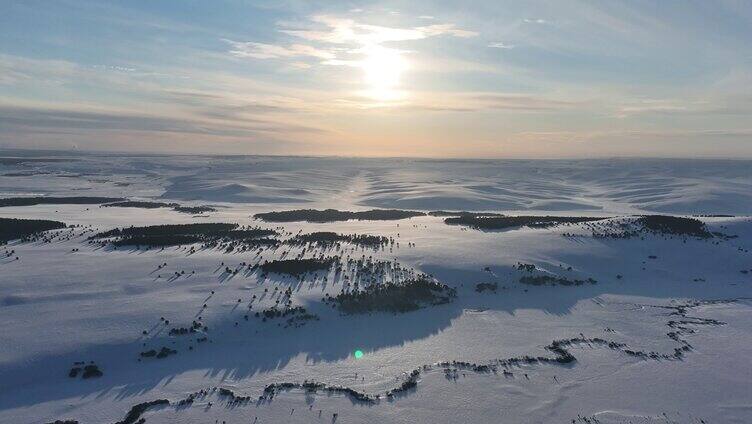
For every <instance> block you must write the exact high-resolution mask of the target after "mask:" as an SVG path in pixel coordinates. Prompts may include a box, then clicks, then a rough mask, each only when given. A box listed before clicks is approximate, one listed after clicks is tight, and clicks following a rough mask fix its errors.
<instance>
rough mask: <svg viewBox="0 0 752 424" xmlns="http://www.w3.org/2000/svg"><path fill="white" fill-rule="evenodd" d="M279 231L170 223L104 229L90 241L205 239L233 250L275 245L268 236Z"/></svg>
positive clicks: (159, 243) (182, 241) (133, 243)
mask: <svg viewBox="0 0 752 424" xmlns="http://www.w3.org/2000/svg"><path fill="white" fill-rule="evenodd" d="M275 235H278V233H277V232H276V231H274V230H268V229H264V228H259V227H247V228H240V229H239V225H238V224H231V223H200V224H169V225H152V226H147V227H125V228H115V229H113V230H109V231H105V232H101V233H98V234H95V235H93V236H91V237H89V240H90V241H93V240H104V242H105V243H111V244H112V245H113V246H147V247H165V246H179V245H185V244H194V243H203V244H204V247H206V248H223V249H225V250H228V251H233V250H236V249H241V248H252V247H258V246H276V245H278V244H279V240H277V239H274V238H267V236H275Z"/></svg>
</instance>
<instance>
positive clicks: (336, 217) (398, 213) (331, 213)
mask: <svg viewBox="0 0 752 424" xmlns="http://www.w3.org/2000/svg"><path fill="white" fill-rule="evenodd" d="M424 215H425V213H424V212H417V211H404V210H399V209H372V210H369V211H360V212H351V211H339V210H336V209H325V210H317V209H296V210H291V211H280V212H266V213H257V214H256V215H254V218H258V219H261V220H263V221H267V222H295V221H306V222H337V221H349V220H351V219H355V220H360V221H391V220H398V219H406V218H412V217H414V216H424Z"/></svg>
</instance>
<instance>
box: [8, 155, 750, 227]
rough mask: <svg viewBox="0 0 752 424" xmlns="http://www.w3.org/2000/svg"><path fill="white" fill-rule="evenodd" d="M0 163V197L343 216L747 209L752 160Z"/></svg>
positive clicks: (90, 159) (86, 159)
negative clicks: (109, 199)
mask: <svg viewBox="0 0 752 424" xmlns="http://www.w3.org/2000/svg"><path fill="white" fill-rule="evenodd" d="M32 159H33V158H32ZM2 166H3V169H2V170H3V171H5V173H6V175H8V176H5V177H3V179H2V180H0V192H6V193H19V194H37V195H38V194H40V193H43V194H45V195H50V196H51V195H55V196H75V195H80V190H81V189H85V190H86V192H87V195H88V196H91V195H104V194H107V195H114V196H120V197H138V198H150V197H151V198H154V199H161V201H202V202H212V203H231V204H238V203H240V204H289V205H306V206H310V205H316V206H319V207H321V206H323V207H338V208H340V209H348V208H353V207H360V208H373V207H377V208H384V209H415V210H423V211H428V210H442V209H443V210H470V211H550V212H567V211H569V212H572V211H579V212H583V211H584V212H587V211H602V212H605V213H613V212H616V213H633V212H634V213H646V212H658V213H671V214H701V213H703V214H735V215H745V214H752V206H750V205H752V173H750V172H749V169H750V168H752V163H751V162H750V161H743V160H738V161H737V160H678V159H598V160H426V159H422V160H418V159H346V158H341V159H335V158H291V157H255V156H235V157H206V156H204V157H190V156H182V157H166V156H151V157H132V156H114V157H112V156H108V157H100V156H95V155H88V156H87V155H83V156H77V157H70V158H56V160H55V161H40V162H17V161H13V162H9V163H6V164H4V165H2ZM53 181H54V182H55V184H52V182H53Z"/></svg>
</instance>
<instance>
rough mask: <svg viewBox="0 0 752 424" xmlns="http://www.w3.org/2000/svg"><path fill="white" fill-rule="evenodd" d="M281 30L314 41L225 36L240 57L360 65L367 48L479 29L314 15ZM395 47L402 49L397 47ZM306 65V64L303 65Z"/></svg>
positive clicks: (463, 35)
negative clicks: (376, 22) (385, 23)
mask: <svg viewBox="0 0 752 424" xmlns="http://www.w3.org/2000/svg"><path fill="white" fill-rule="evenodd" d="M279 26H280V27H281V28H280V29H279V32H280V33H282V34H285V35H289V36H292V37H295V38H298V39H303V40H305V41H307V42H308V43H311V44H314V45H309V44H295V43H293V44H282V43H278V44H266V43H258V42H253V41H248V42H239V41H233V40H224V41H225V42H227V43H229V44H230V45H231V49H230V50H229V53H230V54H231V55H232V56H234V57H239V58H254V59H280V58H300V57H312V58H316V59H319V60H320V63H321V64H325V65H348V66H357V65H358V63H359V62H358V61H357V60H354V59H353V57H352V56H353V55H355V56H357V55H363V53H364V51H365V50H367V49H372V48H374V47H379V48H384V49H386V48H387V47H383V44H385V43H390V42H399V41H414V40H424V39H427V38H432V37H439V36H449V37H457V38H469V37H475V36H477V35H478V33H477V32H474V31H469V30H465V29H461V28H458V27H457V26H456V25H455V24H451V23H444V24H432V25H423V26H414V27H389V26H382V25H372V24H367V23H363V22H359V21H356V20H354V19H351V18H343V17H337V16H331V15H314V16H311V17H309V19H308V21H307V22H305V23H302V24H301V23H296V24H291V23H284V22H283V23H280V24H279ZM392 50H393V51H395V52H397V53H400V52H399V51H398V50H396V49H392ZM293 63H295V65H294V66H297V67H300V68H306V67H309V66H310V64H307V63H304V62H300V61H295V62H293ZM301 65H302V66H301Z"/></svg>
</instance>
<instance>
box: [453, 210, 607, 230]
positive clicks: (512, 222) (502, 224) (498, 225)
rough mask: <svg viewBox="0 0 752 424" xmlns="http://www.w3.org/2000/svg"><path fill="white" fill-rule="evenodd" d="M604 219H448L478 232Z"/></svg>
mask: <svg viewBox="0 0 752 424" xmlns="http://www.w3.org/2000/svg"><path fill="white" fill-rule="evenodd" d="M603 219H608V218H603V217H585V216H485V215H483V216H481V215H475V214H466V215H460V216H456V217H450V218H446V219H445V220H444V222H445V223H446V224H449V225H463V226H466V227H470V228H474V229H476V230H503V229H507V228H518V227H530V228H549V227H554V226H557V225H562V224H578V223H580V222H590V221H600V220H603Z"/></svg>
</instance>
